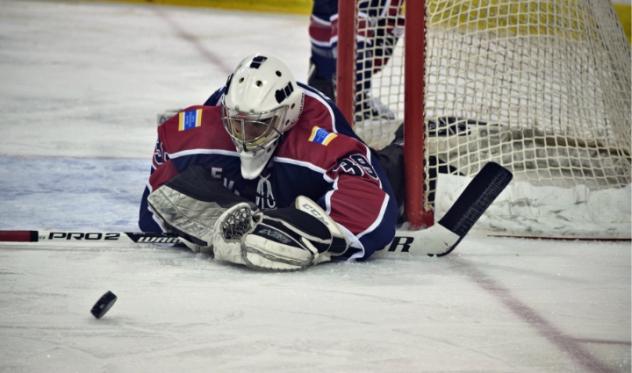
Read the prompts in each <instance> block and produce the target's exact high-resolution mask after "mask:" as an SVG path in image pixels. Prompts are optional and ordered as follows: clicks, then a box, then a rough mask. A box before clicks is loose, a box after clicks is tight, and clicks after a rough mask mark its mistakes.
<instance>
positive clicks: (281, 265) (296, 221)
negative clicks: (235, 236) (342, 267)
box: [242, 197, 348, 270]
mask: <svg viewBox="0 0 632 373" xmlns="http://www.w3.org/2000/svg"><path fill="white" fill-rule="evenodd" d="M347 247H348V245H347V243H346V241H345V239H344V238H343V237H342V235H341V233H340V231H339V229H338V227H337V224H336V223H335V222H334V221H333V220H332V219H331V218H330V217H329V216H328V215H327V214H326V213H325V212H324V211H323V210H322V209H321V208H320V206H318V205H317V204H316V203H315V202H314V201H312V200H310V199H309V198H306V197H299V198H297V199H296V202H295V206H294V207H289V208H283V209H277V210H272V211H268V212H265V213H262V214H260V219H259V221H258V222H257V223H256V224H255V226H254V227H253V230H252V231H251V232H249V233H248V234H247V235H246V236H244V238H243V240H242V257H243V259H244V261H245V262H246V265H248V266H249V267H252V268H257V269H268V270H297V269H302V268H305V267H309V266H312V265H315V264H319V263H323V262H328V261H330V260H331V258H332V257H333V256H337V255H341V254H342V253H344V252H345V251H346V249H347Z"/></svg>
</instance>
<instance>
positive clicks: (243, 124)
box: [222, 54, 303, 179]
mask: <svg viewBox="0 0 632 373" xmlns="http://www.w3.org/2000/svg"><path fill="white" fill-rule="evenodd" d="M302 110H303V92H302V90H301V89H300V88H299V87H298V85H297V84H296V81H295V80H294V76H293V75H292V73H291V72H290V69H289V68H288V67H287V66H286V65H285V64H284V63H283V62H281V61H280V60H279V59H278V58H275V57H272V56H268V55H265V56H264V55H261V54H255V55H252V56H249V57H247V58H245V59H244V60H242V61H241V62H240V63H239V65H238V66H237V69H235V71H234V72H233V73H232V74H231V75H230V76H229V77H228V81H227V83H226V91H225V92H224V97H223V99H222V122H223V124H224V128H226V131H227V132H228V134H229V135H230V137H231V139H232V140H233V143H234V144H235V146H236V147H237V151H238V152H239V157H240V160H241V175H242V176H243V177H244V178H245V179H254V178H256V177H257V176H259V174H260V173H261V171H263V168H264V167H265V166H266V164H267V163H268V161H269V160H270V157H272V154H273V153H274V150H275V149H276V147H277V145H278V143H279V139H280V138H281V136H282V135H283V133H285V132H286V131H287V130H288V129H290V128H291V127H292V126H293V125H294V124H295V123H296V121H297V120H298V117H299V115H300V114H301V111H302Z"/></svg>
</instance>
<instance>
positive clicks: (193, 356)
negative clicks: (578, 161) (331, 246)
mask: <svg viewBox="0 0 632 373" xmlns="http://www.w3.org/2000/svg"><path fill="white" fill-rule="evenodd" d="M307 26H308V19H307V17H305V16H287V15H263V14H252V13H236V12H225V11H219V10H205V9H183V8H176V7H154V6H143V5H138V6H129V5H115V4H90V3H85V2H79V3H77V2H74V1H73V2H71V1H69V2H30V1H7V0H0V212H1V213H0V229H51V228H56V229H68V230H86V229H94V230H131V231H134V230H137V227H136V217H137V209H138V202H139V199H140V196H141V193H142V190H143V188H144V183H145V180H146V177H147V175H148V172H149V164H150V163H149V160H150V156H151V153H152V149H153V145H154V141H155V128H156V125H155V119H156V114H157V113H159V112H161V111H163V110H165V109H172V108H178V107H182V106H188V105H191V104H199V103H202V102H203V101H204V100H205V99H206V98H207V96H208V95H209V94H210V93H211V92H212V91H213V90H214V89H215V88H216V87H217V86H219V85H220V84H221V83H222V82H223V81H224V80H225V77H226V75H227V73H228V72H229V71H230V70H231V69H232V68H233V66H234V65H236V63H237V62H238V61H239V60H240V59H241V58H242V57H244V56H245V55H247V54H250V53H252V52H271V53H274V54H276V55H278V56H280V57H281V58H283V59H285V60H286V61H288V63H289V64H290V66H291V68H292V69H293V70H294V72H295V74H296V76H297V77H298V78H299V79H300V80H304V79H305V76H306V73H307V60H308V56H309V40H308V36H307ZM620 203H621V204H626V203H627V204H628V205H629V203H630V200H629V196H628V197H627V198H624V199H623V200H622V201H620ZM107 290H111V291H113V292H114V293H116V294H117V295H118V296H119V300H118V302H117V303H116V305H115V306H114V307H113V308H112V309H111V310H110V312H109V313H108V314H107V315H106V316H105V317H104V318H103V319H101V320H96V319H94V318H93V317H92V316H91V315H90V313H89V310H90V308H91V306H92V305H93V303H94V302H95V301H96V300H97V298H98V297H99V296H100V295H101V294H103V293H104V292H105V291H107ZM630 291H631V289H630V243H629V242H623V243H616V242H615V243H604V242H599V243H595V242H571V241H558V242H554V241H532V240H518V239H507V238H489V237H484V236H483V235H481V234H480V233H479V234H477V233H476V232H474V234H472V235H471V237H468V238H467V239H465V240H464V241H463V242H462V243H461V245H460V246H459V248H458V249H457V250H456V251H455V252H454V253H453V254H451V255H450V256H447V257H444V258H438V259H433V258H401V257H396V256H395V257H393V256H392V257H387V258H385V259H376V260H372V261H369V262H365V263H338V264H331V265H322V266H318V267H315V268H311V269H309V270H307V271H304V272H296V273H286V274H280V273H253V272H249V271H247V270H243V269H241V268H236V267H231V266H224V265H219V264H217V263H213V262H211V261H209V260H208V258H206V257H204V256H202V255H195V254H193V253H190V252H188V251H184V250H178V249H173V248H156V247H131V246H130V247H107V246H88V245H84V246H78V245H76V244H75V245H61V246H54V245H50V244H49V245H44V244H28V245H27V244H6V243H5V244H0V372H152V373H154V372H187V373H189V372H385V373H391V372H629V371H630V348H631V344H630V340H631V338H630V328H631V325H630V313H631V309H630V296H631V295H630Z"/></svg>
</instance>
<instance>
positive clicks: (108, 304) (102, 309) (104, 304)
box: [90, 291, 117, 319]
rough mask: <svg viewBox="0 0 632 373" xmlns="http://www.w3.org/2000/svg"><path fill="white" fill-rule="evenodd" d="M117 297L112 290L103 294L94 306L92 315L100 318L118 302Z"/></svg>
mask: <svg viewBox="0 0 632 373" xmlns="http://www.w3.org/2000/svg"><path fill="white" fill-rule="evenodd" d="M116 299H117V298H116V295H114V293H112V292H111V291H108V292H107V293H105V294H103V295H102V296H101V298H99V300H98V301H97V302H96V303H95V304H94V306H92V309H91V310H90V313H91V314H92V316H94V317H96V318H97V319H100V318H101V317H103V315H105V314H106V313H107V312H108V311H109V310H110V308H112V306H113V305H114V303H115V302H116Z"/></svg>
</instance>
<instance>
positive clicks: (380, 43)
mask: <svg viewBox="0 0 632 373" xmlns="http://www.w3.org/2000/svg"><path fill="white" fill-rule="evenodd" d="M402 3H403V0H360V1H359V2H358V14H357V17H358V27H357V30H358V34H357V35H356V56H357V58H356V60H357V61H358V63H357V65H356V71H357V75H356V82H357V83H356V87H355V92H356V96H358V97H357V99H356V100H355V102H362V104H360V105H358V106H357V107H356V108H355V117H356V120H357V121H362V120H367V119H372V118H381V119H389V120H390V119H395V114H394V113H393V112H392V111H391V110H390V109H389V108H388V107H386V106H385V105H384V104H382V103H381V102H380V101H379V100H378V99H377V98H371V94H370V91H371V77H372V76H373V74H375V73H377V72H379V71H380V70H381V68H382V67H383V66H384V65H386V63H387V62H388V59H389V58H390V56H391V55H392V53H393V48H394V47H395V44H396V43H397V41H398V39H399V37H400V36H401V33H402V32H403V29H404V18H403V17H401V16H400V12H401V8H402ZM337 25H338V0H314V5H313V7H312V14H311V17H310V25H309V36H310V42H311V57H310V68H309V74H308V81H307V83H308V84H309V85H310V86H312V87H314V88H316V89H318V90H320V91H321V92H323V93H324V94H325V95H327V96H328V97H330V98H331V99H332V100H335V92H336V90H335V80H336V56H337V53H336V49H337V46H338V29H337ZM369 26H370V27H369Z"/></svg>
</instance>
